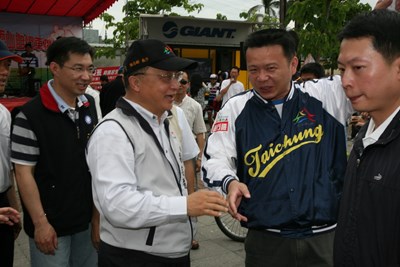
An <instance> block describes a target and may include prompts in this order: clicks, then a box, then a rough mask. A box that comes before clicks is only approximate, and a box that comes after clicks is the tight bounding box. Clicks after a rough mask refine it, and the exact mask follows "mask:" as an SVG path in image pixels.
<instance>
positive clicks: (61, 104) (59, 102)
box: [47, 79, 88, 113]
mask: <svg viewBox="0 0 400 267" xmlns="http://www.w3.org/2000/svg"><path fill="white" fill-rule="evenodd" d="M53 83H54V79H51V80H49V81H48V82H47V86H48V88H49V91H50V93H51V95H52V96H53V98H54V100H55V101H56V102H57V105H58V108H59V110H60V111H61V112H62V113H64V112H66V111H67V110H69V109H70V108H75V107H70V106H69V105H68V104H67V103H65V101H64V100H63V99H62V98H61V97H60V96H59V95H58V94H57V93H56V91H55V90H54V88H53ZM77 100H78V102H77V106H78V107H81V106H84V105H86V104H85V103H88V100H87V98H86V96H85V95H80V96H78V97H77Z"/></svg>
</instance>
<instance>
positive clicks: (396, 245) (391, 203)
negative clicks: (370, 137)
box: [334, 112, 400, 267]
mask: <svg viewBox="0 0 400 267" xmlns="http://www.w3.org/2000/svg"><path fill="white" fill-rule="evenodd" d="M367 128H368V125H365V126H364V127H363V128H362V129H361V130H360V132H359V134H358V135H357V137H356V139H355V143H354V147H353V150H352V152H351V154H350V158H349V162H348V165H347V171H346V176H345V184H344V189H343V196H342V200H341V205H340V209H339V219H338V226H337V228H336V236H335V245H334V261H335V266H337V267H342V266H360V267H369V266H376V267H385V266H400V160H399V154H400V112H399V113H397V115H396V116H395V117H394V119H393V120H392V121H391V123H390V124H389V126H388V127H387V128H386V130H385V131H384V133H383V134H382V135H381V137H380V138H379V140H378V141H377V142H376V143H374V144H372V145H369V146H368V147H366V148H365V149H364V148H363V144H362V138H363V137H365V133H366V130H367Z"/></svg>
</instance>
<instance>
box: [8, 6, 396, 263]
mask: <svg viewBox="0 0 400 267" xmlns="http://www.w3.org/2000/svg"><path fill="white" fill-rule="evenodd" d="M391 2H392V1H390V0H379V1H378V2H377V5H376V7H375V10H374V11H372V12H368V13H362V14H359V15H357V16H355V17H354V18H353V19H351V21H350V22H349V23H348V24H347V25H346V26H344V28H343V29H342V30H341V32H340V33H339V35H338V37H339V40H340V53H339V56H338V59H337V60H338V66H339V71H340V76H339V75H336V76H329V77H325V73H324V69H323V67H322V66H321V65H319V64H318V63H309V64H305V65H304V66H303V67H302V68H300V70H299V71H298V69H299V68H298V65H299V59H298V57H297V51H296V50H297V46H298V39H297V38H295V33H294V32H293V31H287V30H284V29H264V30H259V31H256V32H253V33H250V34H249V35H248V37H247V38H246V40H244V44H243V49H244V54H245V59H246V66H247V75H248V78H249V81H250V83H251V85H252V86H253V88H249V89H248V90H246V89H245V87H244V85H243V84H242V83H241V82H240V81H239V79H238V78H239V75H240V68H238V67H236V66H232V68H231V69H230V70H229V73H227V74H226V73H225V72H222V71H221V72H219V73H210V74H209V76H208V77H207V79H206V80H207V81H206V80H205V79H204V77H202V76H201V75H200V74H198V73H196V72H194V71H193V70H194V69H195V68H196V67H197V65H198V63H197V62H196V61H194V60H190V59H186V58H181V57H178V56H176V55H175V54H174V52H173V50H172V49H171V48H170V47H169V46H168V45H166V44H164V43H163V42H161V41H159V40H155V39H147V40H136V41H134V42H133V43H132V44H131V46H130V47H129V49H128V50H127V54H126V58H125V61H124V63H123V66H121V68H120V69H119V72H118V74H119V75H118V77H117V79H115V80H114V81H111V82H109V81H105V78H104V79H103V80H104V85H103V89H102V92H101V93H98V92H96V93H95V94H93V93H92V94H91V93H90V90H89V91H88V86H89V84H90V83H91V81H92V79H93V74H94V72H95V67H94V64H93V59H94V53H95V52H94V50H93V48H92V47H91V46H90V45H89V44H88V43H87V42H86V41H84V40H81V39H79V38H76V37H62V38H59V39H57V40H55V41H54V42H53V43H52V44H51V45H50V46H49V48H48V50H47V51H46V58H47V62H46V64H47V65H48V67H49V70H50V71H51V73H52V76H53V78H52V79H50V80H49V81H48V82H47V83H45V84H44V85H43V86H42V87H41V88H40V90H39V93H38V95H36V96H35V97H33V99H32V100H31V101H29V102H28V103H26V104H25V105H23V106H22V107H20V108H18V110H17V111H18V112H17V113H16V114H15V115H16V116H15V117H14V118H11V115H10V113H9V112H8V111H7V109H5V108H4V107H3V106H2V105H0V137H1V139H0V145H1V150H0V174H1V176H0V234H1V238H0V261H1V263H0V264H1V266H6V267H9V266H12V265H13V250H14V241H15V239H16V238H17V237H18V234H19V231H20V230H21V221H22V222H23V229H24V231H25V232H26V234H27V235H28V237H29V247H30V260H31V266H33V267H46V266H100V267H108V266H154V267H156V266H157V267H160V266H165V267H169V266H171V267H172V266H175V267H187V266H190V250H191V249H198V248H199V246H200V245H199V242H198V241H197V240H196V231H197V226H196V217H198V216H203V215H207V216H220V215H221V214H222V213H225V212H229V213H230V214H231V215H232V217H234V218H235V219H237V220H239V221H240V222H241V224H242V226H244V227H247V228H248V229H249V230H248V234H247V237H246V240H245V244H244V248H245V252H246V257H245V265H246V266H247V267H252V266H278V267H279V266H307V267H312V266H318V267H321V266H328V267H332V266H337V267H340V266H344V267H347V266H348V267H350V266H363V267H365V266H366V267H368V266H371V267H372V266H377V267H381V266H399V265H400V230H399V229H400V225H399V221H400V194H398V193H399V191H400V179H399V173H400V164H399V163H398V160H397V156H396V153H397V152H398V151H399V149H400V125H399V120H400V35H399V34H398V29H399V28H400V14H399V13H398V12H395V11H389V10H386V8H387V7H388V6H389V5H390V4H391ZM28 48H29V47H28ZM28 56H29V55H28ZM28 56H26V57H25V58H27V57H28ZM29 57H31V58H32V56H29ZM12 60H13V61H16V62H17V63H19V64H20V65H21V64H26V62H25V63H23V62H24V60H25V61H26V59H24V58H23V57H21V56H18V55H16V54H13V53H12V52H10V51H9V49H8V48H7V46H6V45H5V44H4V43H3V42H1V41H0V92H2V91H4V89H5V86H6V83H7V79H8V77H9V75H10V64H11V61H12ZM28 65H29V64H28ZM296 74H297V75H296ZM223 76H224V77H223ZM220 77H222V79H221V78H220ZM297 77H299V78H297ZM205 115H206V117H207V120H208V124H209V127H208V129H207V127H206V124H205V120H204V117H205ZM352 115H353V117H352ZM349 121H350V122H351V124H352V125H357V126H358V128H357V133H356V134H354V136H351V138H354V146H353V148H352V150H351V153H350V155H348V154H347V146H346V138H348V136H346V127H347V126H348V123H349ZM197 175H200V176H201V180H202V182H203V184H204V186H205V187H206V188H207V189H209V190H201V189H200V186H199V185H198V184H197V177H196V176H197ZM14 177H15V180H16V183H17V187H18V192H19V196H20V199H21V200H20V201H21V204H22V206H21V207H20V205H19V201H18V197H17V195H16V186H15V185H14ZM21 208H22V209H21ZM21 210H22V211H23V212H21ZM22 214H23V219H21V216H22Z"/></svg>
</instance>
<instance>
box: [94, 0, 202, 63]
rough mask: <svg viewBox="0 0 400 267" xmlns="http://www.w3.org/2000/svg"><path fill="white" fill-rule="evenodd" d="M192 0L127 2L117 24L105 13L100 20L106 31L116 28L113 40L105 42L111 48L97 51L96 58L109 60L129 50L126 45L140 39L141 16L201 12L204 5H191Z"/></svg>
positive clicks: (135, 0)
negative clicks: (183, 11)
mask: <svg viewBox="0 0 400 267" xmlns="http://www.w3.org/2000/svg"><path fill="white" fill-rule="evenodd" d="M189 2H190V0H127V2H126V4H125V5H124V7H123V8H122V11H123V12H124V14H125V16H124V18H123V19H122V21H120V22H115V18H114V17H113V16H112V15H110V14H108V13H103V14H102V15H101V16H100V19H101V20H103V21H104V22H105V28H106V30H107V29H109V28H111V27H115V30H114V31H113V38H111V39H107V40H104V42H105V43H107V44H112V45H113V47H110V48H99V49H97V51H96V56H97V57H100V56H106V57H108V58H113V57H115V54H116V52H117V51H118V50H119V51H120V52H122V53H124V51H125V50H126V49H127V47H126V45H127V43H128V41H129V40H134V39H138V37H139V16H140V14H166V15H170V16H174V15H175V16H176V15H178V14H176V13H172V12H171V11H172V8H174V7H180V8H183V9H184V10H186V11H187V12H188V13H191V12H196V11H197V12H200V10H201V9H202V7H203V6H204V5H203V4H190V3H189Z"/></svg>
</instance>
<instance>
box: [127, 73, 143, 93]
mask: <svg viewBox="0 0 400 267" xmlns="http://www.w3.org/2000/svg"><path fill="white" fill-rule="evenodd" d="M128 81H129V87H130V88H132V90H133V91H135V92H140V84H141V80H140V79H139V77H138V76H135V75H132V76H129V78H128Z"/></svg>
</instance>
